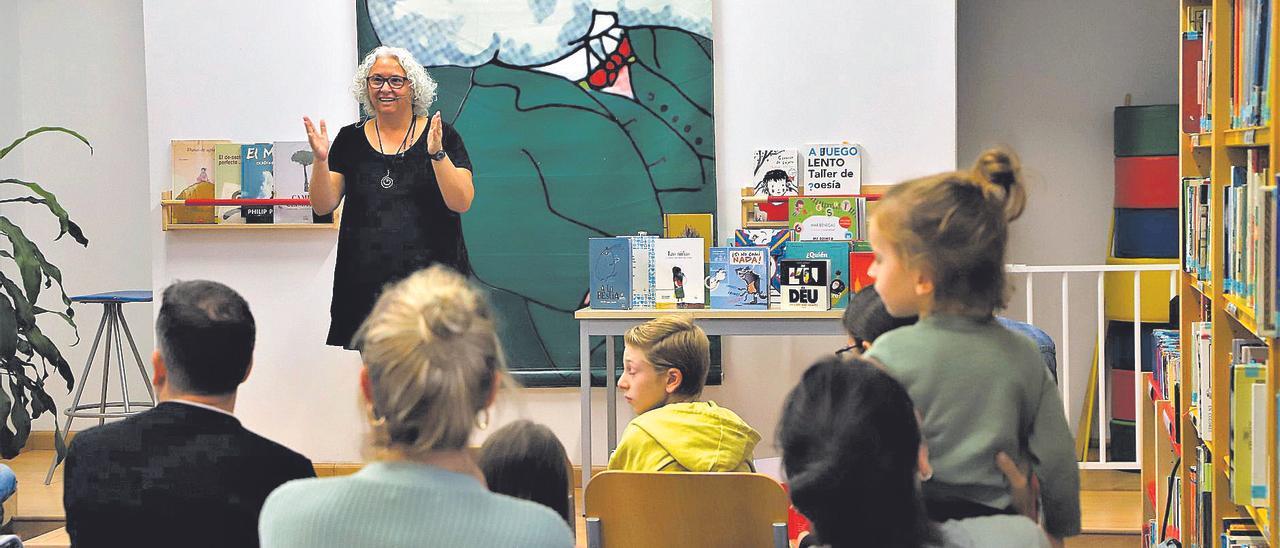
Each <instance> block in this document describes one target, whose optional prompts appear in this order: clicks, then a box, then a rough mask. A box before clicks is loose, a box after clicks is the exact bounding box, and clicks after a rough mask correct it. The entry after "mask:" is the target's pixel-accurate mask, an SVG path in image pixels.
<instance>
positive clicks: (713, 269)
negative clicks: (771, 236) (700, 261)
mask: <svg viewBox="0 0 1280 548" xmlns="http://www.w3.org/2000/svg"><path fill="white" fill-rule="evenodd" d="M706 286H707V290H708V291H709V294H710V301H711V302H710V304H711V308H714V309H723V310H766V309H768V308H769V248H767V247H736V246H735V247H713V248H711V261H710V262H709V263H707V279H706Z"/></svg>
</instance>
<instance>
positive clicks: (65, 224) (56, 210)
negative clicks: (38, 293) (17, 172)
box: [0, 179, 89, 247]
mask: <svg viewBox="0 0 1280 548" xmlns="http://www.w3.org/2000/svg"><path fill="white" fill-rule="evenodd" d="M0 184H5V185H21V186H25V187H27V188H28V189H30V190H31V192H34V193H36V195H37V196H40V197H41V198H43V201H42V202H41V203H43V204H44V205H45V207H48V208H49V212H50V213H53V215H54V216H55V217H57V218H58V226H59V230H60V231H59V232H58V237H57V238H54V241H57V240H60V239H62V237H63V236H65V235H67V234H70V235H71V237H72V238H75V240H76V242H78V243H79V244H80V245H83V246H86V247H87V246H88V245H89V239H88V238H86V237H85V236H84V231H82V230H80V225H77V224H76V223H75V221H72V220H71V216H70V215H69V214H68V213H67V210H66V209H64V208H63V207H62V204H60V203H58V198H57V197H55V196H54V195H53V193H52V192H49V191H47V190H45V189H44V188H42V187H41V186H40V185H39V184H36V183H33V182H30V181H22V180H19V179H0ZM33 203H35V202H33Z"/></svg>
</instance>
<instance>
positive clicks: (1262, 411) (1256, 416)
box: [1249, 379, 1271, 508]
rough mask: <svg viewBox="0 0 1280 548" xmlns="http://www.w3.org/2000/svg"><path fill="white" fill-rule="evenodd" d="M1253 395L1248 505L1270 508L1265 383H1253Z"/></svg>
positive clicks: (1251, 400) (1267, 398) (1250, 400)
mask: <svg viewBox="0 0 1280 548" xmlns="http://www.w3.org/2000/svg"><path fill="white" fill-rule="evenodd" d="M1252 390H1253V394H1252V396H1251V397H1250V399H1249V404H1250V406H1251V412H1250V417H1249V423H1250V425H1251V430H1252V435H1250V437H1249V441H1250V445H1249V452H1250V453H1251V454H1250V456H1249V462H1250V466H1249V478H1250V481H1249V504H1251V505H1253V506H1254V507H1256V508H1265V507H1267V506H1270V505H1269V504H1268V502H1267V462H1269V461H1268V460H1267V459H1269V458H1270V457H1271V451H1270V450H1269V449H1268V448H1267V402H1268V401H1269V400H1270V399H1271V397H1270V396H1269V395H1268V394H1267V382H1266V380H1265V379H1264V380H1263V381H1261V382H1257V383H1254V384H1253V386H1252Z"/></svg>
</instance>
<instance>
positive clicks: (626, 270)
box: [587, 238, 631, 310]
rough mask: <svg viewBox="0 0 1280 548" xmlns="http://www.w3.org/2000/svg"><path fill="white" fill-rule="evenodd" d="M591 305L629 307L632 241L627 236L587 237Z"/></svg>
mask: <svg viewBox="0 0 1280 548" xmlns="http://www.w3.org/2000/svg"><path fill="white" fill-rule="evenodd" d="M587 259H588V261H589V262H588V264H587V269H588V271H589V273H590V276H589V280H590V284H591V285H590V290H591V294H590V300H591V308H597V309H604V310H626V309H629V308H631V242H630V241H629V240H628V239H627V238H590V239H588V240H587Z"/></svg>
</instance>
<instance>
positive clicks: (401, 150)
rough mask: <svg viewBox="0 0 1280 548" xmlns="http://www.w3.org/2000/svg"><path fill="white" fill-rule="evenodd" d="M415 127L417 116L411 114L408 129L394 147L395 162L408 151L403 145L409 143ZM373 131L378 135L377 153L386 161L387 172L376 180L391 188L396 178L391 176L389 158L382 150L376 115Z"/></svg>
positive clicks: (416, 125) (380, 133)
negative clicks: (395, 147)
mask: <svg viewBox="0 0 1280 548" xmlns="http://www.w3.org/2000/svg"><path fill="white" fill-rule="evenodd" d="M417 127H418V116H417V115H413V121H411V122H409V131H406V132H405V134H404V138H403V139H401V140H400V147H399V148H397V149H396V153H395V155H394V156H393V158H394V159H395V160H396V161H397V162H398V161H399V160H400V159H401V158H402V157H403V156H404V154H405V153H407V152H408V149H406V148H405V145H407V144H408V143H409V136H410V135H413V130H415V129H417ZM373 133H374V134H375V135H377V136H378V154H381V155H382V159H383V160H385V161H386V162H387V174H386V175H383V176H382V179H381V180H379V181H378V184H379V185H381V186H382V188H391V187H392V186H394V185H395V184H396V180H395V179H392V178H391V160H390V159H387V153H386V152H383V150H382V132H381V131H379V130H378V117H377V116H374V117H373Z"/></svg>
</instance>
